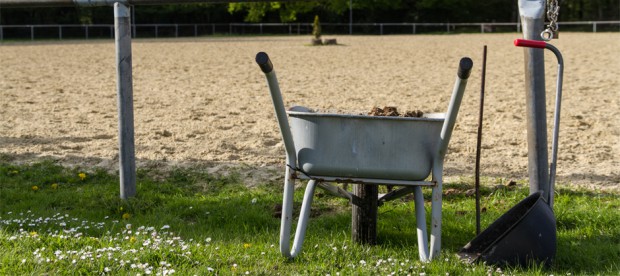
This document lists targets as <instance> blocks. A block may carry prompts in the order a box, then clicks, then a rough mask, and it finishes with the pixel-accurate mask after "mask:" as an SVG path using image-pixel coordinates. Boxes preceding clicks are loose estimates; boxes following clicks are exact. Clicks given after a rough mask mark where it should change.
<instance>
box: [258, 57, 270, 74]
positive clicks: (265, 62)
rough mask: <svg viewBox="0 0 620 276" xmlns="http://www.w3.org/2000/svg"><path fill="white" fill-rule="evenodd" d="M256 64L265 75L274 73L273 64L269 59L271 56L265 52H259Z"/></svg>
mask: <svg viewBox="0 0 620 276" xmlns="http://www.w3.org/2000/svg"><path fill="white" fill-rule="evenodd" d="M256 63H257V64H258V66H259V67H260V69H261V70H262V71H263V73H265V74H269V73H271V71H273V64H272V63H271V60H270V59H269V55H267V53H265V52H259V53H258V54H256Z"/></svg>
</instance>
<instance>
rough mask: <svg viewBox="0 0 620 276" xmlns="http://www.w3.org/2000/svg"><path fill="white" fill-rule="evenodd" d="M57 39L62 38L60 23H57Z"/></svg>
mask: <svg viewBox="0 0 620 276" xmlns="http://www.w3.org/2000/svg"><path fill="white" fill-rule="evenodd" d="M58 39H60V40H62V25H58Z"/></svg>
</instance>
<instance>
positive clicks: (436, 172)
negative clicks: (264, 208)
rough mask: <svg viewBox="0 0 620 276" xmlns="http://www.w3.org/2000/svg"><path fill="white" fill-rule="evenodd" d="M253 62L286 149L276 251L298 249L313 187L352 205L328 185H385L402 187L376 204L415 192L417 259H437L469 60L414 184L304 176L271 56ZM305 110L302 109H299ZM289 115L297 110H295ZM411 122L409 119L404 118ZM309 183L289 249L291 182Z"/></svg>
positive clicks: (291, 255)
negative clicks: (426, 191) (427, 167)
mask: <svg viewBox="0 0 620 276" xmlns="http://www.w3.org/2000/svg"><path fill="white" fill-rule="evenodd" d="M256 62H257V63H258V65H259V67H260V68H261V70H262V71H263V73H265V77H266V79H267V84H268V86H269V91H270V94H271V98H272V101H273V104H274V108H275V113H276V118H277V120H278V125H279V127H280V131H281V133H282V138H283V141H284V147H285V150H286V169H285V178H284V193H283V200H282V218H281V225H280V252H281V253H282V255H283V256H285V257H287V258H294V257H296V256H297V255H298V254H299V253H300V252H301V250H302V245H303V242H304V238H305V235H306V228H307V224H308V218H309V217H310V207H311V205H312V200H313V195H314V192H315V189H316V187H317V186H318V187H319V188H321V189H324V190H326V191H327V192H329V193H331V194H334V195H337V196H340V197H343V198H347V199H349V200H350V201H352V199H353V197H354V195H353V194H351V193H350V192H348V191H346V190H344V189H342V188H340V187H337V186H335V185H332V184H330V183H331V182H338V183H343V182H350V183H356V184H375V185H379V184H382V185H383V184H387V185H398V186H405V187H404V188H401V189H399V190H395V191H393V192H391V193H388V194H386V195H384V196H382V197H381V198H379V199H378V200H380V201H387V200H392V199H395V198H398V197H400V196H403V195H405V194H407V193H410V192H413V193H414V206H415V213H416V226H417V237H418V248H419V249H418V251H419V257H420V260H421V261H429V260H431V259H433V258H436V257H437V256H438V255H439V252H440V249H441V206H442V184H443V180H442V174H443V162H444V157H445V154H446V150H447V148H448V143H449V141H450V137H451V135H452V130H453V129H454V124H455V122H456V117H457V114H458V110H459V107H460V104H461V100H462V98H463V93H464V91H465V87H466V85H467V79H468V78H469V75H470V73H471V68H472V67H473V62H472V61H471V59H469V58H463V59H461V61H460V63H459V70H458V73H457V78H456V82H455V84H454V89H453V92H452V97H451V99H450V104H449V106H448V111H447V112H446V113H445V117H444V122H443V125H442V128H441V132H440V135H439V137H437V139H438V143H437V148H436V150H434V151H432V153H431V156H432V168H431V173H430V174H431V176H432V179H431V181H425V178H426V177H427V176H425V177H424V178H423V179H412V180H394V179H374V178H359V177H350V176H346V177H344V176H343V177H338V176H316V175H312V176H311V175H308V174H306V173H304V172H303V171H302V170H301V169H299V167H298V162H297V160H298V158H297V157H298V156H297V151H296V149H295V143H294V141H293V135H292V133H291V128H290V125H289V121H288V116H287V112H286V110H285V107H284V102H283V100H282V94H281V92H280V87H279V85H278V80H277V77H276V73H275V71H274V70H273V64H272V63H271V60H270V59H269V56H268V55H267V54H266V53H264V52H260V53H258V54H257V55H256ZM302 109H303V108H302ZM293 112H296V111H295V110H293ZM407 119H411V118H407ZM297 179H300V180H308V184H307V186H306V190H305V193H304V197H303V201H302V206H301V211H300V215H299V221H298V223H297V229H296V232H295V237H294V240H293V247H292V249H291V246H290V235H291V226H292V220H293V195H294V189H295V180H297ZM422 186H428V187H431V188H432V199H431V237H430V251H429V247H428V242H427V239H428V238H427V237H428V234H427V228H426V213H425V209H424V197H423V194H422Z"/></svg>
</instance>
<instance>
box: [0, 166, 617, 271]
mask: <svg viewBox="0 0 620 276" xmlns="http://www.w3.org/2000/svg"><path fill="white" fill-rule="evenodd" d="M80 173H85V175H86V177H85V178H84V179H81V178H80V177H79V174H80ZM485 181H487V182H492V181H494V180H493V179H486V180H485ZM54 184H56V185H54ZM33 186H37V187H38V190H36V191H35V190H33ZM281 186H282V185H281V183H264V185H259V187H256V188H247V187H245V185H244V184H243V183H242V181H240V180H239V179H238V177H236V176H235V175H234V174H233V175H232V176H229V177H220V178H217V177H213V176H210V175H208V174H206V173H204V172H202V171H200V170H197V169H175V170H172V171H171V172H167V173H162V172H157V171H139V172H138V180H137V188H138V195H137V196H136V197H135V198H132V199H130V200H127V201H123V200H120V199H119V185H118V177H117V176H116V175H110V174H108V173H106V172H104V171H101V170H96V169H94V170H93V169H91V168H63V167H60V166H58V165H56V164H54V163H53V162H42V163H37V164H32V165H12V164H10V163H7V162H1V161H0V249H1V250H0V275H42V274H45V275H62V274H72V275H73V274H87V275H91V274H105V273H109V274H121V275H127V274H131V275H135V274H142V275H145V274H147V273H149V272H150V273H152V274H153V275H156V274H159V275H165V274H170V273H172V272H174V274H179V275H206V274H218V275H228V274H245V273H246V271H247V272H248V273H249V274H262V275H274V274H281V275H295V274H312V275H326V274H331V275H337V274H338V273H339V274H340V275H352V274H353V275H387V274H391V273H393V272H394V273H395V274H398V275H407V274H411V275H420V273H425V274H426V275H440V274H441V275H446V274H450V275H464V274H467V275H487V274H496V275H501V274H502V273H503V274H527V275H550V274H553V275H597V274H599V275H618V274H619V273H620V261H619V260H620V212H619V211H618V210H619V209H620V196H619V195H617V194H601V193H594V192H591V191H585V190H579V191H574V190H564V189H561V190H559V191H558V192H557V196H556V205H555V212H556V217H557V227H558V251H557V257H556V260H555V261H554V263H553V265H552V266H551V267H550V268H543V267H539V266H531V267H526V268H519V267H516V268H497V267H491V266H486V265H484V264H475V265H470V264H464V263H462V262H460V261H459V260H458V258H457V257H456V256H455V253H456V252H457V251H458V250H459V249H460V248H461V247H462V246H463V245H464V244H466V243H467V242H468V241H469V240H471V239H472V238H473V237H474V231H475V230H474V229H475V226H474V225H475V217H474V216H475V213H474V211H473V210H474V200H473V198H472V197H468V196H465V195H464V191H465V190H467V189H469V187H470V186H471V180H470V179H465V178H463V179H462V180H459V181H457V183H448V184H446V187H445V190H447V189H454V190H453V192H454V193H451V194H450V195H447V196H445V197H444V208H443V225H444V228H443V251H442V255H441V257H440V258H439V259H438V260H435V261H433V262H431V263H420V262H419V261H418V260H417V256H418V253H417V250H418V249H417V244H416V237H415V219H414V209H413V202H412V201H410V199H409V198H408V197H405V198H403V199H401V200H395V201H392V202H388V203H386V204H385V205H383V206H382V207H380V209H379V221H378V239H379V245H377V246H364V245H358V244H354V243H352V242H351V237H350V223H351V222H350V221H351V211H350V207H349V205H348V203H347V202H346V201H343V200H341V199H336V198H333V197H329V196H324V194H323V193H322V192H320V191H319V192H318V196H317V197H316V198H315V201H314V204H313V213H312V218H311V219H310V224H309V226H308V234H307V236H306V242H305V243H304V250H303V252H302V253H301V255H300V256H299V257H297V258H296V259H294V260H287V259H285V258H284V257H282V256H281V255H280V253H279V250H278V247H279V245H278V237H279V225H280V221H279V218H276V217H275V216H274V206H276V205H278V204H280V202H281V196H282V187H281ZM426 192H428V191H426ZM527 193H528V192H527V189H526V187H525V185H524V184H521V185H517V187H516V188H504V189H498V190H493V189H491V188H486V189H484V190H483V195H484V197H483V199H482V201H483V206H484V207H486V212H484V213H483V215H482V218H483V220H482V225H483V227H484V226H487V225H489V224H490V223H491V222H492V221H494V220H495V219H496V218H498V217H499V216H500V215H501V214H503V213H504V212H505V211H506V210H508V209H509V208H510V207H511V206H513V205H514V204H516V203H517V202H519V201H520V200H521V199H523V198H525V196H527ZM301 194H302V192H301V191H298V192H297V194H296V203H299V202H300V201H301ZM425 196H426V197H427V198H428V197H429V194H426V195H425ZM297 205H298V204H297ZM297 205H296V208H299V206H297ZM428 208H429V206H428V204H427V211H428Z"/></svg>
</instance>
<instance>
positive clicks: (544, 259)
mask: <svg viewBox="0 0 620 276" xmlns="http://www.w3.org/2000/svg"><path fill="white" fill-rule="evenodd" d="M514 44H515V46H519V47H530V48H541V49H545V48H546V49H548V50H550V51H552V52H553V53H554V54H555V56H556V58H557V60H558V76H557V83H556V97H555V112H554V123H553V137H552V147H551V154H552V155H551V159H552V160H551V164H550V168H549V187H550V188H549V191H550V192H549V194H548V195H545V194H544V193H543V191H538V192H535V193H532V194H531V195H529V196H528V197H527V198H525V199H523V200H522V201H521V202H519V203H518V204H517V205H515V206H514V207H512V208H511V209H510V210H508V212H506V213H505V214H504V215H502V216H501V217H500V218H498V219H497V220H496V221H495V222H493V223H492V224H491V225H490V226H489V227H488V228H487V229H485V230H484V231H482V233H480V234H479V235H478V236H476V237H475V238H474V239H473V240H471V241H470V242H469V243H468V244H467V245H465V246H464V247H463V249H461V251H460V252H459V253H458V255H459V257H460V258H461V259H463V260H465V261H468V262H477V261H483V262H486V263H487V264H495V265H511V266H515V265H521V266H527V265H528V264H530V263H536V264H539V263H542V264H543V265H545V266H549V265H550V264H551V262H552V260H553V259H554V258H555V253H556V247H557V245H556V240H557V236H556V220H555V216H554V214H553V196H554V194H553V193H554V192H553V191H554V186H555V174H556V167H557V156H558V138H559V132H560V109H561V100H562V79H563V71H564V60H563V58H562V54H561V53H560V51H559V50H558V49H557V48H556V47H554V46H553V45H551V44H548V43H546V42H544V41H534V40H524V39H517V40H515V41H514Z"/></svg>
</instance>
